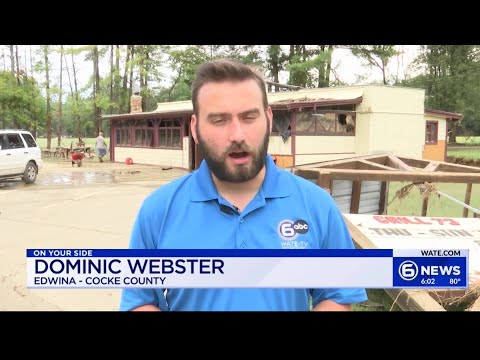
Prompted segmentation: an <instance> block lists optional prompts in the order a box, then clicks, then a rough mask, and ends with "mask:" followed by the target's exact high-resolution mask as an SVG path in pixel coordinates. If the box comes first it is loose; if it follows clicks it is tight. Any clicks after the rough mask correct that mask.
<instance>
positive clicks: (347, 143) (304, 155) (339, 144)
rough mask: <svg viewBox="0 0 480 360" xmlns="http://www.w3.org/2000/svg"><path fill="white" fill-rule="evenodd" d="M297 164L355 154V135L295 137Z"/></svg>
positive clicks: (341, 157)
mask: <svg viewBox="0 0 480 360" xmlns="http://www.w3.org/2000/svg"><path fill="white" fill-rule="evenodd" d="M295 149H296V156H295V165H302V164H308V163H313V162H319V161H327V160H334V159H343V158H348V157H352V156H355V137H354V136H315V135H309V136H302V135H298V136H297V137H296V139H295Z"/></svg>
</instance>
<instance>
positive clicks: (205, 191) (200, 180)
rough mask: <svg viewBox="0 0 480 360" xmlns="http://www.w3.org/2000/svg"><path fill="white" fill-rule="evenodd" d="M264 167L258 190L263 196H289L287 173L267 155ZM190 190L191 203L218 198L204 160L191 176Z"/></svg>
mask: <svg viewBox="0 0 480 360" xmlns="http://www.w3.org/2000/svg"><path fill="white" fill-rule="evenodd" d="M265 165H266V167H267V171H266V175H265V179H264V180H263V184H262V187H261V189H260V192H263V196H264V197H265V198H281V197H287V196H290V194H291V190H290V187H289V184H290V181H288V179H287V177H288V174H287V172H286V171H285V170H283V169H281V168H279V167H278V166H277V165H275V163H274V162H273V159H272V158H271V156H270V155H267V159H266V161H265ZM190 189H191V192H190V199H191V201H209V200H213V199H218V198H219V197H220V196H219V194H218V191H217V188H216V187H215V184H214V183H213V180H212V175H211V173H210V169H209V168H208V165H207V163H206V161H205V160H202V162H201V164H200V167H199V168H198V169H197V170H196V171H195V172H194V173H193V174H192V183H191V188H190Z"/></svg>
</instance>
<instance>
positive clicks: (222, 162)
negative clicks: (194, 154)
mask: <svg viewBox="0 0 480 360" xmlns="http://www.w3.org/2000/svg"><path fill="white" fill-rule="evenodd" d="M196 128H197V137H198V148H199V150H200V152H201V153H202V154H203V157H204V159H205V161H206V162H207V165H208V167H209V168H210V171H211V172H212V173H213V174H214V175H215V176H216V177H217V178H218V179H219V180H221V181H227V182H232V183H242V182H245V181H249V180H252V179H253V178H254V177H255V176H257V175H258V173H259V172H260V170H262V168H263V166H264V165H265V159H266V156H267V151H268V141H269V139H270V124H268V123H267V131H266V132H265V136H264V138H263V142H262V144H261V145H260V148H258V149H255V148H253V147H250V146H248V145H247V144H245V143H243V142H242V143H237V142H234V143H232V144H231V145H230V146H229V147H228V148H226V149H225V151H224V152H223V153H222V154H221V155H220V157H216V156H215V155H214V152H213V151H212V149H211V148H210V147H209V145H207V143H206V141H204V139H203V138H202V136H201V135H200V131H199V126H198V122H197V124H196ZM232 152H248V154H249V156H251V159H252V162H251V164H249V165H248V164H245V165H236V166H234V169H230V168H229V167H227V163H226V159H227V157H228V156H229V155H228V154H229V153H232Z"/></svg>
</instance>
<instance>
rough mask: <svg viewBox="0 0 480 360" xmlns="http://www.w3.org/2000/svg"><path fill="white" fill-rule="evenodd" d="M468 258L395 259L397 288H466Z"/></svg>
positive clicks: (394, 276)
mask: <svg viewBox="0 0 480 360" xmlns="http://www.w3.org/2000/svg"><path fill="white" fill-rule="evenodd" d="M467 269H468V268H467V258H466V257H412V258H404V257H394V258H393V286H394V287H396V288H449V289H451V288H466V287H467V279H468V270H467Z"/></svg>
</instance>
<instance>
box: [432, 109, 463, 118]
mask: <svg viewBox="0 0 480 360" xmlns="http://www.w3.org/2000/svg"><path fill="white" fill-rule="evenodd" d="M425 114H427V115H437V116H445V117H446V118H450V119H453V120H460V119H461V118H462V117H463V115H462V114H459V113H453V112H448V111H442V110H435V109H427V108H425Z"/></svg>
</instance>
